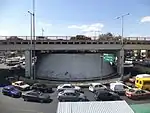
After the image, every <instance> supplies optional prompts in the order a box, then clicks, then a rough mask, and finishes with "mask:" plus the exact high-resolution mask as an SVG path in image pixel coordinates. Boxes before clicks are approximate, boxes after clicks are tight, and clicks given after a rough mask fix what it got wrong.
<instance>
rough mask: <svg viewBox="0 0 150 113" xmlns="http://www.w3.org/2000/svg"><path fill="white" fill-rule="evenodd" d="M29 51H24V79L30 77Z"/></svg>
mask: <svg viewBox="0 0 150 113" xmlns="http://www.w3.org/2000/svg"><path fill="white" fill-rule="evenodd" d="M31 57H32V56H31V51H30V50H26V51H25V77H32V67H31V64H32V62H31Z"/></svg>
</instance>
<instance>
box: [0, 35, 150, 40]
mask: <svg viewBox="0 0 150 113" xmlns="http://www.w3.org/2000/svg"><path fill="white" fill-rule="evenodd" d="M71 37H72V36H44V37H42V36H36V38H35V39H36V40H70V38H71ZM18 39H19V40H31V37H30V36H0V40H18ZM32 40H34V38H33V37H32ZM91 40H97V38H93V37H92V38H91ZM103 40H105V41H113V40H115V41H117V40H118V41H120V39H117V40H116V39H113V38H111V39H108V40H107V38H104V39H102V40H101V41H103ZM124 40H131V41H132V40H140V41H150V37H124Z"/></svg>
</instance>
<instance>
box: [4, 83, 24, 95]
mask: <svg viewBox="0 0 150 113" xmlns="http://www.w3.org/2000/svg"><path fill="white" fill-rule="evenodd" d="M2 93H3V94H4V95H8V96H12V97H21V95H22V92H21V91H20V90H18V89H16V88H15V87H14V86H11V85H10V86H5V87H4V88H3V89H2Z"/></svg>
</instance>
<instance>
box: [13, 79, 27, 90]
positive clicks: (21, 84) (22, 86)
mask: <svg viewBox="0 0 150 113" xmlns="http://www.w3.org/2000/svg"><path fill="white" fill-rule="evenodd" d="M12 85H13V86H15V87H16V88H18V89H20V90H23V91H25V90H29V89H30V85H28V84H26V83H24V82H23V81H16V82H13V83H12Z"/></svg>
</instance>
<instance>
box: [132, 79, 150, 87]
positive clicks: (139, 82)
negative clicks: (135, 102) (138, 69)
mask: <svg viewBox="0 0 150 113" xmlns="http://www.w3.org/2000/svg"><path fill="white" fill-rule="evenodd" d="M135 87H137V88H139V89H143V90H150V77H148V78H136V80H135Z"/></svg>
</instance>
